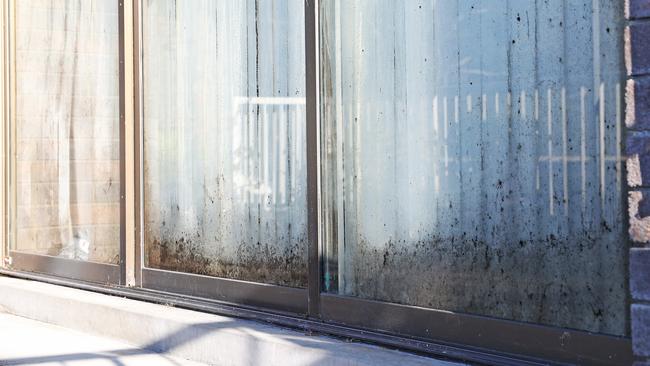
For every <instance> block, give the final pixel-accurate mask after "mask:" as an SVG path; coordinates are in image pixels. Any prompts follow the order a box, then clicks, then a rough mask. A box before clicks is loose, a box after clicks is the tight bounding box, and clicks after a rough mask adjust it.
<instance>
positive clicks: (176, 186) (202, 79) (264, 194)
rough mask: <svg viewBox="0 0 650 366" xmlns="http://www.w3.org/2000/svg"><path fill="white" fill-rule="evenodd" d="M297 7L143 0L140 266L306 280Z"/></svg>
mask: <svg viewBox="0 0 650 366" xmlns="http://www.w3.org/2000/svg"><path fill="white" fill-rule="evenodd" d="M303 11H304V10H303V2H302V1H300V0H288V1H260V2H257V1H255V2H252V1H234V0H233V1H210V0H203V1H199V0H196V1H195V0H193V1H171V0H166V1H145V3H144V19H143V24H144V43H143V44H144V119H145V120H144V123H145V127H144V139H145V141H144V159H145V162H144V163H145V171H144V179H145V255H146V265H147V266H148V267H150V268H158V269H166V270H173V271H181V272H188V273H195V274H203V275H210V276H218V277H227V278H234V279H240V280H248V281H257V282H264V283H270V284H278V285H285V286H292V287H304V286H306V282H307V276H306V264H307V261H306V252H307V222H306V217H307V214H306V196H305V193H306V166H305V158H306V157H305V154H306V153H305V99H304V95H305V92H304V89H305V55H304V53H305V52H304V15H303V14H304V13H303Z"/></svg>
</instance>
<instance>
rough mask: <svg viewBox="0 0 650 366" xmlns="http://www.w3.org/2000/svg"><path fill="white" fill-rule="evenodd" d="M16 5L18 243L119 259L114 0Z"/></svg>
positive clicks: (30, 248) (40, 250)
mask: <svg viewBox="0 0 650 366" xmlns="http://www.w3.org/2000/svg"><path fill="white" fill-rule="evenodd" d="M16 6H17V7H16V11H17V14H16V23H17V24H16V89H17V97H16V103H17V106H16V145H15V149H16V171H15V182H16V192H17V207H16V210H15V219H16V221H15V229H16V231H15V232H16V240H15V243H14V248H17V249H18V250H21V251H24V252H31V253H37V254H48V255H54V256H63V257H69V258H70V257H71V256H72V257H77V259H88V260H93V261H100V262H117V259H118V253H119V221H120V218H119V182H120V179H119V140H118V139H119V99H118V86H119V84H118V75H119V74H118V14H117V11H118V8H117V2H116V1H114V0H94V1H79V0H65V1H40V0H21V1H17V2H16ZM81 241H85V242H86V243H88V244H89V250H88V252H89V253H88V254H87V255H86V254H84V253H79V252H74V251H73V252H71V251H70V249H71V248H74V247H75V245H76V246H77V247H78V246H79V245H83V244H79V243H80V242H81ZM75 243H77V244H75ZM66 248H67V250H66ZM75 253H76V254H77V255H75Z"/></svg>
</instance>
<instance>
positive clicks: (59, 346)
mask: <svg viewBox="0 0 650 366" xmlns="http://www.w3.org/2000/svg"><path fill="white" fill-rule="evenodd" d="M0 365H3V366H4V365H38V366H54V365H57V366H61V365H69V366H74V365H84V366H86V365H87V366H104V365H106V366H108V365H111V366H132V365H161V366H167V365H169V366H200V365H205V364H201V363H196V362H192V361H187V360H183V359H179V358H175V357H171V356H167V355H162V354H158V353H154V352H151V351H146V350H143V349H140V348H137V347H133V346H130V345H127V344H125V343H122V342H119V341H116V340H113V339H110V338H105V337H99V336H94V335H89V334H85V333H81V332H78V331H74V330H71V329H67V328H63V327H60V326H56V325H51V324H47V323H42V322H39V321H35V320H30V319H27V318H21V317H19V316H15V315H10V314H6V313H0Z"/></svg>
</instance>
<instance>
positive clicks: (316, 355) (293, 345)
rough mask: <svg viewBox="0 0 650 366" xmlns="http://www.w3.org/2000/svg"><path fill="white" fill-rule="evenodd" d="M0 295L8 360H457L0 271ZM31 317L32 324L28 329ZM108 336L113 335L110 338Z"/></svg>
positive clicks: (397, 363)
mask: <svg viewBox="0 0 650 366" xmlns="http://www.w3.org/2000/svg"><path fill="white" fill-rule="evenodd" d="M0 294H1V295H0V311H4V312H5V315H3V317H2V318H0V336H1V337H2V338H0V359H5V360H8V359H13V361H21V362H23V364H30V363H32V364H39V365H43V364H47V363H46V362H49V361H52V362H53V363H51V364H62V361H65V358H66V357H67V358H69V359H70V361H74V360H77V359H79V360H80V361H81V362H75V364H77V365H80V364H83V365H88V364H90V365H93V364H92V363H90V361H93V360H95V361H97V362H98V363H96V364H98V365H105V364H109V365H120V359H118V358H117V357H124V358H125V359H126V360H132V361H131V362H130V363H126V362H123V363H122V364H125V365H135V364H138V365H166V364H168V365H176V364H178V365H185V364H189V363H187V362H185V363H180V362H179V361H177V359H189V360H193V361H196V362H202V363H204V364H210V365H230V366H238V365H242V366H256V365H269V366H274V365H275V366H339V365H346V366H376V365H382V366H405V365H413V366H460V365H461V364H459V363H456V362H448V361H442V360H436V359H432V358H428V357H421V356H416V355H413V354H409V353H404V352H400V351H396V350H391V349H388V348H382V347H378V346H374V345H369V344H364V343H360V342H346V341H344V340H340V339H335V338H331V337H326V336H322V335H309V334H305V333H303V332H300V331H296V330H291V329H285V328H280V327H276V326H272V325H270V324H267V323H261V322H255V321H250V320H244V319H237V318H230V317H226V316H221V315H214V314H208V313H202V312H197V311H191V310H185V309H179V308H174V307H170V306H163V305H157V304H152V303H147V302H142V301H136V300H131V299H125V298H121V297H117V296H108V295H104V294H100V293H95V292H89V291H83V290H78V289H73V288H68V287H62V286H56V285H51V284H46V283H42V282H36V281H27V280H20V279H16V278H9V277H2V276H0ZM6 314H12V315H15V316H21V317H24V318H27V319H32V320H36V321H37V322H35V323H31V322H30V321H28V320H26V319H24V318H15V317H8V316H7V315H6ZM5 320H6V321H5ZM21 321H23V322H25V323H24V324H25V326H24V327H23V326H22V325H21V324H18V323H20V322H21ZM39 321H40V322H46V323H49V324H52V325H56V326H59V327H64V328H58V327H54V328H50V327H52V326H51V325H49V326H48V325H45V324H44V323H39ZM29 324H32V327H33V328H31V330H30V326H29ZM66 328H69V329H74V330H76V331H77V332H79V333H76V332H71V333H65V334H68V335H69V337H72V335H73V334H74V335H76V336H75V337H73V338H74V339H70V340H68V338H67V336H63V335H58V333H57V331H66ZM55 330H57V331H55ZM91 334H92V335H94V337H93V336H91ZM93 339H94V341H93ZM110 339H116V340H119V341H118V342H117V343H115V342H113V341H111V342H112V343H108V342H109V340H110ZM102 340H106V341H105V342H104V341H102ZM125 344H131V345H132V346H126V345H125ZM142 350H148V351H146V352H145V351H142ZM156 352H159V353H162V354H165V355H173V356H174V357H177V359H176V360H174V359H171V358H166V357H163V356H161V355H157V354H156ZM48 357H50V358H51V360H50V358H48ZM146 357H152V358H154V359H153V361H151V362H149V361H148V360H144V358H146ZM156 357H157V359H155V358H156ZM41 361H43V362H41ZM165 362H166V363H165ZM0 364H2V363H1V362H0ZM65 364H66V365H69V364H72V362H66V363H65Z"/></svg>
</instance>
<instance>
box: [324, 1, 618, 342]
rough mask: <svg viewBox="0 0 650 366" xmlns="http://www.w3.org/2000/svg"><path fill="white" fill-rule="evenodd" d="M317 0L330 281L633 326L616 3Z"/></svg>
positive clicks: (596, 324)
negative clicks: (628, 298) (628, 301)
mask: <svg viewBox="0 0 650 366" xmlns="http://www.w3.org/2000/svg"><path fill="white" fill-rule="evenodd" d="M321 3H322V9H321V10H322V11H321V32H322V33H321V39H322V42H321V44H322V50H321V52H322V53H321V58H322V62H323V65H322V67H321V88H322V89H321V93H322V99H323V105H322V107H321V115H322V120H323V123H322V134H323V138H322V143H323V146H322V149H321V152H322V159H323V165H322V168H323V177H324V178H323V186H322V190H323V218H324V220H325V228H326V230H325V232H324V240H325V243H326V245H325V251H326V253H325V258H326V260H325V264H324V265H325V277H324V283H325V290H326V291H329V292H334V293H340V294H345V295H349V296H356V297H361V298H366V299H375V300H381V301H388V302H395V303H401V304H410V305H417V306H422V307H428V308H436V309H444V310H451V311H457V312H465V313H472V314H480V315H487V316H492V317H499V318H507V319H514V320H519V321H526V322H534V323H542V324H550V325H555V326H562V327H570V328H577V329H582V330H588V331H594V332H602V333H608V334H616V335H622V334H625V333H626V325H625V324H626V314H627V307H626V292H627V291H626V283H627V279H626V264H625V263H626V257H627V250H628V244H627V241H626V240H627V239H626V238H627V235H626V231H625V226H626V225H625V224H624V218H625V216H626V215H625V211H624V206H625V205H624V197H625V192H623V186H624V182H623V179H622V177H623V161H622V158H621V116H622V110H621V108H622V106H621V104H622V102H621V93H622V84H621V83H622V82H623V74H622V72H621V70H622V54H623V52H622V39H621V37H620V34H622V29H621V28H622V24H621V22H620V20H621V19H623V9H622V7H623V5H622V3H621V2H617V1H598V0H596V1H592V0H576V1H573V0H572V1H561V0H551V1H533V0H526V1H522V0H510V1H502V0H483V1H435V0H417V1H416V0H405V1H388V0H386V1H378V0H361V1H354V2H351V1H344V0H323V1H322V2H321Z"/></svg>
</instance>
